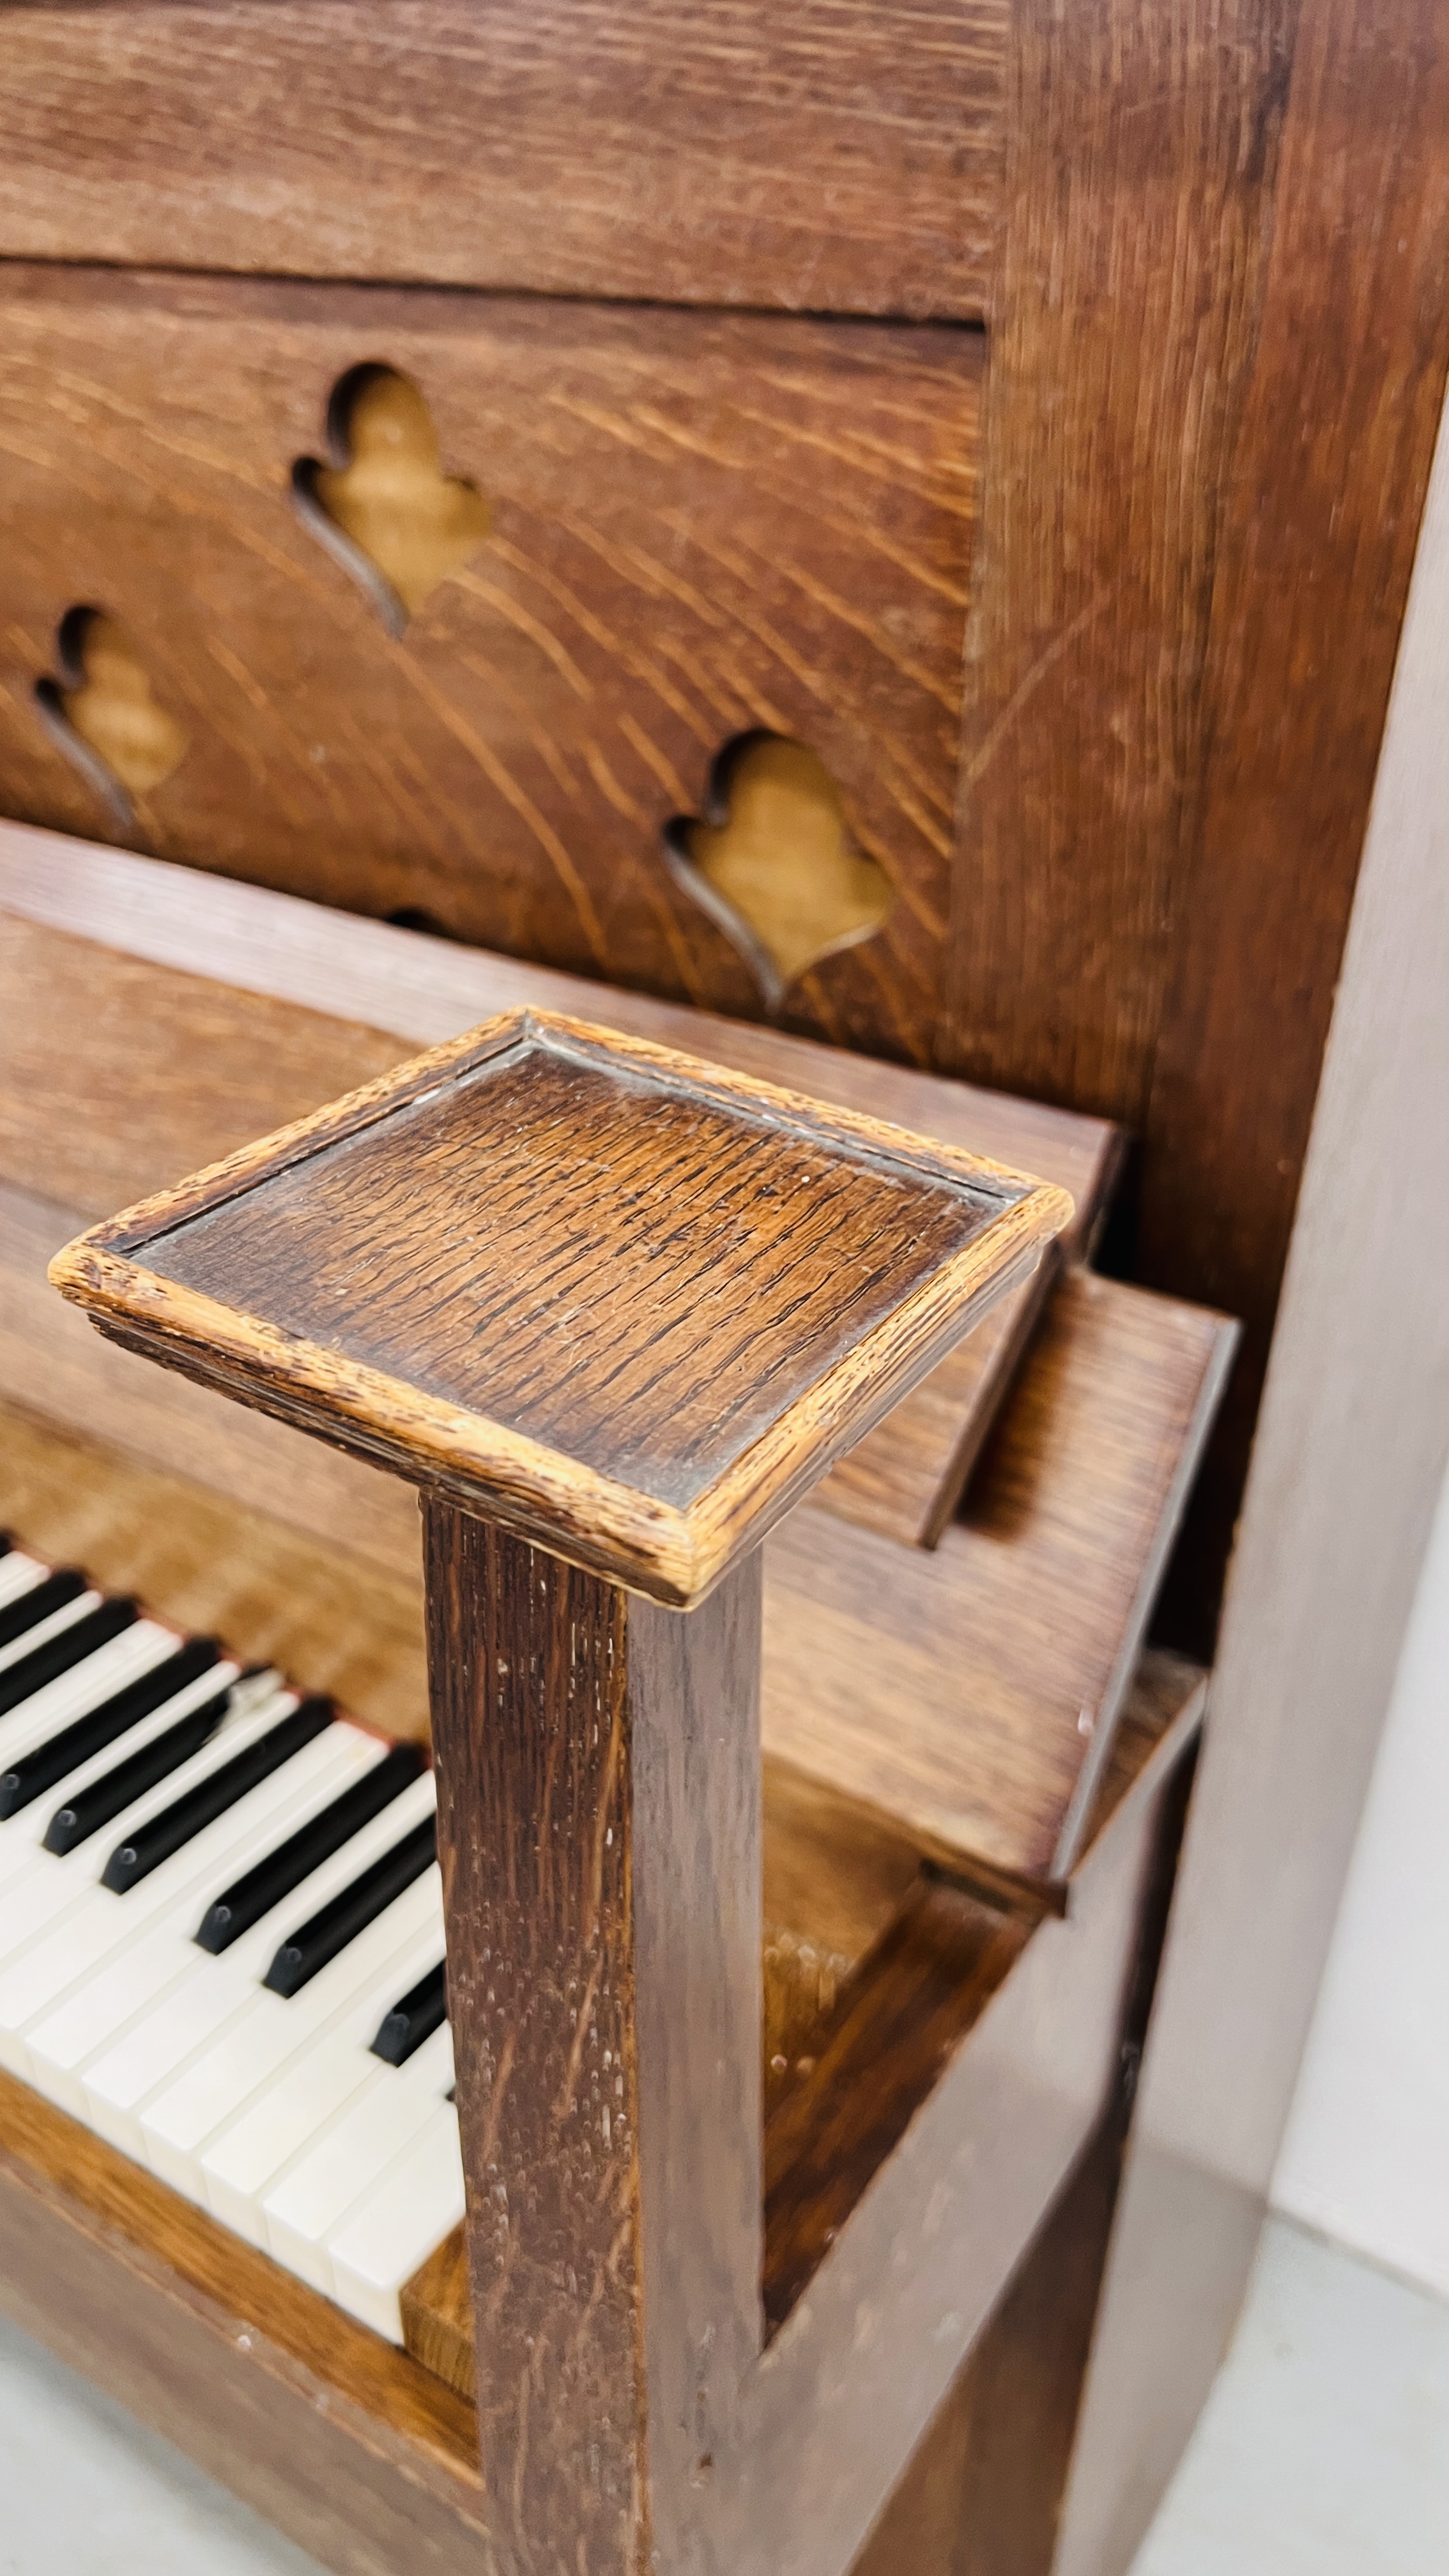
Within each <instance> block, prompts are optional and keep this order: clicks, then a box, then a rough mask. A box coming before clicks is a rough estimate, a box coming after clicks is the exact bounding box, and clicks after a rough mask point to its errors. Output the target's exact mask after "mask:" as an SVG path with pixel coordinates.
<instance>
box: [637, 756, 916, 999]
mask: <svg viewBox="0 0 1449 2576" xmlns="http://www.w3.org/2000/svg"><path fill="white" fill-rule="evenodd" d="M664 846H665V850H666V852H667V854H668V858H669V864H670V867H671V869H672V871H673V873H674V876H675V878H676V879H677V881H678V883H679V884H680V885H682V886H683V887H684V888H685V890H686V892H687V893H688V894H690V895H691V896H692V897H693V899H694V901H695V902H696V903H697V904H699V905H700V906H701V907H702V908H703V910H704V911H705V912H707V913H708V914H709V915H710V917H711V919H712V920H714V921H716V922H717V923H718V924H719V927H720V929H721V930H723V931H724V933H725V935H726V937H727V938H729V939H731V940H732V941H733V942H734V945H735V947H736V948H738V949H739V951H740V953H741V955H742V956H743V957H744V958H745V959H746V960H747V961H748V963H749V965H750V966H751V967H752V969H753V970H754V975H755V980H756V982H757V983H758V985H759V987H760V991H761V994H762V996H763V998H764V1001H765V1004H766V1007H767V1009H769V1010H770V1011H772V1012H774V1011H778V1010H779V1008H780V1005H781V1003H782V1002H783V1000H784V998H785V994H786V992H787V991H788V989H789V987H790V985H791V984H793V983H794V982H795V981H796V979H797V978H798V977H799V976H801V975H803V974H805V973H806V971H807V969H808V968H810V967H811V966H817V965H818V964H819V963H820V960H821V959H822V957H831V956H833V955H834V954H835V953H836V951H837V950H838V949H841V948H853V947H855V946H856V945H857V944H858V943H859V942H860V941H861V940H862V939H869V938H870V937H871V935H872V933H873V932H874V931H877V930H879V928H880V926H881V923H882V922H883V921H884V920H885V918H886V915H887V914H888V912H889V911H890V908H891V905H892V903H893V902H894V900H895V889H894V887H893V886H892V884H891V881H890V878H889V877H888V876H887V875H886V872H885V870H884V868H883V867H882V866H881V865H880V862H879V861H878V860H877V859H873V858H872V857H871V856H870V853H869V852H868V851H867V850H863V849H861V847H860V845H859V843H858V842H857V841H856V839H855V837H854V835H853V833H852V832H851V829H850V825H849V822H848V820H847V818H846V814H845V809H844V806H843V805H842V803H841V799H840V791H839V789H838V788H837V786H836V784H835V781H834V779H833V778H832V777H831V775H830V772H829V770H828V769H827V768H826V766H825V763H824V761H823V760H821V758H820V757H819V755H818V753H816V752H813V751H811V750H810V749H809V747H808V745H807V744H805V743H803V742H792V741H790V740H789V739H788V738H787V737H786V736H785V735H783V734H776V733H744V734H737V735H736V736H735V738H734V740H733V741H732V742H727V743H726V744H725V747H724V749H723V751H722V752H721V753H720V755H719V757H718V759H717V760H716V762H715V764H714V767H713V769H712V771H711V773H710V782H709V796H708V799H707V803H706V809H705V812H704V814H703V815H702V816H700V815H694V814H679V815H676V816H675V817H674V819H673V821H672V822H670V823H668V824H666V826H665V832H664Z"/></svg>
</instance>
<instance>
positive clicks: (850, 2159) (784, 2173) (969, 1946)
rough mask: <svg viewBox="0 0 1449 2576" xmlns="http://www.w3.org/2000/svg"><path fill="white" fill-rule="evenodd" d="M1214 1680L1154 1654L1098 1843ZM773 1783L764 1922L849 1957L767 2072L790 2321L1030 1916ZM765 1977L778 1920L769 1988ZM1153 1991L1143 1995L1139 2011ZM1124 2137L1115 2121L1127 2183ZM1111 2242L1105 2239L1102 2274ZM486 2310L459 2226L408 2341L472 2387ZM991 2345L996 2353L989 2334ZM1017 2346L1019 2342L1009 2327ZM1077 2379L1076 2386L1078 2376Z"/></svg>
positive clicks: (423, 2283)
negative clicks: (778, 2072)
mask: <svg viewBox="0 0 1449 2576" xmlns="http://www.w3.org/2000/svg"><path fill="white" fill-rule="evenodd" d="M1203 1684H1204V1676H1203V1675H1202V1673H1201V1672H1200V1671H1199V1670H1198V1669H1197V1668H1196V1667H1195V1666H1193V1665H1190V1664H1187V1663H1185V1662H1183V1661H1182V1660H1181V1659H1179V1658H1177V1657H1175V1656H1172V1655H1165V1654H1162V1653H1158V1652H1153V1653H1149V1654H1147V1655H1146V1656H1144V1658H1143V1661H1142V1663H1141V1665H1140V1666H1139V1668H1138V1671H1137V1673H1136V1675H1135V1676H1134V1680H1133V1686H1132V1690H1131V1693H1130V1695H1129V1698H1128V1702H1127V1706H1126V1708H1125V1710H1124V1712H1123V1717H1122V1723H1121V1725H1120V1727H1119V1729H1118V1731H1117V1734H1116V1736H1115V1738H1114V1741H1113V1748H1112V1756H1111V1760H1110V1763H1109V1765H1108V1767H1107V1770H1106V1773H1105V1774H1104V1777H1103V1780H1102V1783H1101V1785H1100V1788H1099V1790H1098V1792H1097V1796H1096V1799H1095V1801H1094V1804H1093V1809H1092V1815H1091V1820H1090V1824H1089V1826H1088V1831H1087V1835H1086V1849H1087V1850H1088V1851H1090V1849H1091V1847H1092V1845H1093V1844H1094V1843H1095V1841H1096V1839H1097V1837H1098V1835H1099V1834H1101V1833H1103V1832H1104V1831H1105V1830H1106V1828H1107V1826H1108V1825H1109V1824H1110V1822H1111V1820H1112V1818H1113V1817H1114V1815H1115V1814H1116V1812H1117V1810H1118V1808H1119V1807H1120V1806H1121V1805H1122V1803H1123V1802H1124V1800H1126V1799H1127V1798H1128V1797H1129V1796H1130V1795H1131V1794H1132V1792H1133V1790H1134V1789H1135V1788H1136V1786H1137V1784H1138V1782H1139V1781H1140V1780H1142V1778H1143V1777H1144V1775H1145V1773H1146V1772H1147V1770H1148V1767H1149V1765H1151V1764H1153V1763H1154V1762H1161V1761H1164V1760H1167V1759H1169V1758H1171V1757H1172V1750H1173V1747H1174V1746H1176V1747H1178V1748H1179V1749H1181V1748H1182V1747H1183V1746H1185V1745H1186V1743H1187V1742H1188V1740H1189V1738H1190V1737H1191V1736H1192V1734H1193V1732H1194V1730H1195V1728H1196V1725H1197V1723H1198V1719H1199V1717H1200V1714H1201V1708H1202V1700H1203ZM764 1788H765V1794H764V1803H763V1813H762V1822H763V1826H764V1845H763V1858H764V1889H765V1918H766V1924H767V1927H768V1925H769V1923H770V1920H771V1917H772V1914H774V1915H777V1916H783V1917H784V1918H785V1919H787V1920H789V1921H791V1922H793V1923H796V1924H805V1925H807V1926H808V1927H809V1929H810V1931H811V1932H812V1934H814V1936H815V1938H816V1941H817V1943H818V1944H819V1945H820V1947H821V1949H822V1950H824V1949H825V1948H826V1947H827V1946H828V1945H829V1944H830V1943H831V1942H832V1941H834V1942H835V1943H837V1944H843V1945H844V1946H845V1947H846V1948H847V1949H849V1950H850V1951H852V1952H853V1957H852V1958H851V1959H850V1960H849V1961H848V1962H847V1963H846V1965H847V1974H846V1975H844V1976H842V1978H841V1980H840V1983H841V1988H842V1991H841V1993H840V1995H839V1997H838V1999H837V1997H836V1996H835V1995H834V1994H833V1993H832V1994H831V1995H830V1996H829V1997H828V1999H824V2000H822V2002H821V2003H820V2005H819V2007H818V2009H817V2014H816V2021H815V2027H814V2030H813V2034H812V2047H813V2053H812V2055H811V2056H810V2057H809V2059H808V2060H807V2061H806V2062H805V2063H803V2064H801V2065H800V2066H798V2067H797V2068H795V2069H793V2070H791V2071H790V2075H789V2079H788V2082H787V2083H785V2084H777V2085H776V2087H775V2088H774V2097H773V2099H772V2096H771V2087H770V2085H769V2082H768V2079H767V2082H766V2088H765V2101H766V2122H765V2153H766V2173H767V2180H768V2181H769V2183H770V2186H771V2188H770V2192H769V2195H768V2196H767V2198H766V2202H765V2227H766V2242H765V2259H764V2277H765V2284H766V2294H767V2303H768V2309H769V2314H770V2315H771V2316H772V2317H774V2318H775V2320H776V2321H777V2322H778V2320H779V2318H780V2317H781V2316H783V2315H784V2314H785V2313H786V2312H787V2311H788V2309H789V2307H790V2306H791V2305H792V2304H793V2299H794V2296H795V2295H796V2293H797V2292H798V2290H799V2288H800V2287H801V2285H802V2284H803V2282H804V2281H805V2280H806V2279H807V2278H808V2276H809V2274H810V2272H811V2271H813V2269H814V2268H815V2265H816V2263H817V2262H818V2261H819V2260H820V2258H821V2256H822V2255H823V2254H824V2253H825V2251H826V2250H828V2246H829V2243H830V2241H831V2239H832V2236H833V2234H834V2233H836V2232H838V2230H839V2227H840V2226H841V2225H842V2224H843V2223H844V2221H845V2219H846V2218H847V2216H848V2215H849V2212H850V2210H851V2209H852V2208H853V2207H854V2205H855V2202H856V2201H857V2200H858V2199H859V2197H860V2194H861V2191H862V2190H863V2189H864V2187H865V2185H866V2183H867V2182H868V2181H869V2180H870V2177H871V2175H872V2174H873V2173H874V2172H875V2171H876V2170H877V2168H878V2166H879V2165H880V2163H881V2162H882V2161H883V2160H884V2158H885V2156H886V2155H887V2154H888V2153H889V2151H890V2148H891V2146H892V2145H893V2144H894V2143H895V2141H896V2139H897V2138H899V2137H900V2136H901V2135H902V2134H903V2132H904V2130H905V2128H906V2127H907V2125H908V2123H909V2121H910V2120H911V2118H912V2117H913V2116H914V2113H915V2112H916V2110H917V2109H918V2108H919V2107H920V2104H921V2102H922V2100H923V2099H924V2098H925V2095H926V2094H927V2093H928V2092H929V2091H930V2089H931V2087H932V2085H933V2084H934V2082H935V2080H936V2078H937V2076H938V2075H939V2073H940V2072H941V2069H942V2067H943V2066H944V2065H945V2063H946V2062H947V2060H948V2059H949V2058H950V2057H951V2056H952V2055H953V2054H954V2051H955V2049H956V2048H957V2047H958V2046H959V2045H960V2044H961V2042H962V2041H963V2040H964V2039H965V2038H966V2037H967V2036H968V2034H969V2032H970V2030H971V2029H972V2027H973V2026H974V2024H975V2022H976V2020H977V2019H978V2017H979V2015H980V2012H981V2011H982V2009H983V2008H984V2006H985V2004H986V2003H987V2002H988V2001H989V2000H990V1997H991V1995H992V1993H993V1992H994V1991H995V1989H996V1987H997V1985H999V1984H1000V1983H1001V1981H1002V1979H1003V1977H1004V1976H1006V1975H1009V1973H1010V1970H1011V1967H1012V1964H1013V1962H1014V1961H1015V1959H1016V1958H1017V1957H1018V1956H1019V1955H1020V1953H1021V1950H1022V1948H1023V1947H1024V1945H1025V1943H1026V1941H1027V1940H1028V1938H1029V1937H1030V1933H1031V1928H1032V1918H1031V1916H1030V1914H1022V1913H1020V1912H1011V1911H1004V1910H1002V1909H1001V1908H999V1907H998V1908H992V1907H990V1906H988V1905H986V1904H984V1903H982V1902H980V1901H979V1900H976V1899H973V1898H972V1897H971V1896H970V1895H969V1893H967V1892H966V1891H965V1890H962V1889H959V1888H953V1887H952V1886H951V1885H950V1884H949V1883H948V1882H946V1881H944V1880H942V1879H940V1878H939V1877H933V1876H931V1875H929V1874H927V1873H924V1872H922V1870H921V1869H920V1867H919V1863H918V1860H917V1857H916V1855H915V1854H914V1853H912V1852H911V1851H910V1850H909V1847H908V1846H905V1847H897V1848H895V1849H893V1848H892V1847H891V1845H890V1844H889V1842H888V1841H887V1838H886V1836H885V1833H884V1831H883V1830H882V1829H880V1828H877V1829H876V1830H875V1835H874V1842H873V1845H872V1844H871V1843H869V1842H868V1841H867V1838H866V1835H865V1833H864V1832H863V1831H862V1828H861V1825H860V1822H859V1820H858V1819H854V1818H852V1816H851V1814H850V1811H849V1809H848V1808H847V1807H845V1806H844V1805H843V1804H841V1803H840V1802H835V1801H832V1800H831V1799H830V1797H829V1795H828V1793H826V1792H823V1791H820V1790H818V1789H815V1788H814V1787H813V1786H811V1785H809V1784H805V1783H800V1782H792V1781H791V1779H790V1777H789V1775H788V1773H786V1772H784V1771H782V1769H781V1768H780V1766H778V1765H771V1764H769V1763H767V1764H766V1766H765V1775H764ZM1174 1848H1175V1846H1174ZM842 1899H843V1902H842ZM1160 1929H1161V1927H1160V1924H1159V1925H1158V1926H1157V1933H1158V1934H1160ZM863 1935H864V1936H865V1937H862V1936H863ZM1147 1937H1148V1936H1147V1935H1146V1934H1145V1935H1144V1938H1147ZM1152 1939H1153V1941H1154V1943H1155V1939H1156V1934H1154V1935H1152ZM1155 1963H1156V1948H1155V1946H1153V1947H1152V1949H1151V1957H1150V1960H1149V1961H1148V1962H1147V1965H1148V1967H1149V1968H1154V1969H1155ZM850 1971H853V1973H850ZM769 1977H770V1945H769V1935H768V1929H767V1937H766V1952H765V1979H766V1987H767V1990H768V1985H769ZM1148 1991H1150V1988H1145V1989H1144V1990H1143V1992H1142V1994H1141V1995H1140V1997H1139V2003H1138V2006H1137V2010H1138V2011H1139V2014H1140V2015H1141V2016H1142V2017H1145V2010H1146V2000H1147V1993H1148ZM1136 2027H1137V2026H1136V2023H1134V2024H1133V2028H1134V2030H1135V2029H1136ZM1139 2035H1140V2033H1139ZM1120 2143H1121V2140H1120V2133H1119V2134H1118V2136H1117V2141H1116V2150H1115V2151H1114V2163H1113V2188H1115V2172H1116V2166H1115V2152H1116V2151H1119V2150H1120ZM1101 2252H1102V2249H1101V2247H1100V2245H1099V2246H1098V2247H1097V2251H1096V2255H1095V2257H1094V2258H1093V2259H1094V2260H1095V2261H1096V2263H1097V2266H1098V2269H1100V2261H1101ZM1038 2296H1039V2297H1040V2298H1042V2299H1043V2300H1044V2301H1045V2303H1046V2309H1047V2315H1046V2317H1044V2319H1043V2330H1047V2328H1048V2326H1049V2316H1050V2300H1051V2290H1050V2282H1049V2280H1048V2281H1047V2282H1046V2283H1039V2286H1038ZM472 2318H473V2310H472V2294H471V2290H470V2286H469V2280H468V2271H467V2257H466V2250H465V2244H464V2231H463V2229H462V2228H459V2229H457V2230H456V2231H455V2232H454V2234H453V2235H452V2236H451V2237H450V2238H449V2239H448V2240H447V2242H446V2243H445V2244H443V2245H441V2246H440V2247H439V2248H438V2250H437V2252H436V2254H434V2255H433V2256H431V2257H430V2258H429V2260H428V2262H427V2263H425V2264H424V2265H423V2266H422V2268H421V2270H420V2271H418V2272H417V2273H416V2274H415V2275H414V2277H413V2279H412V2281H411V2282H410V2283H409V2284H408V2286H407V2288H406V2290H405V2291H404V2294H403V2321H404V2332H405V2338H406V2343H407V2348H408V2350H409V2351H410V2352H412V2353H413V2354H414V2355H415V2356H416V2358H417V2359H419V2360H420V2361H422V2362H423V2363H424V2364H425V2366H426V2367H427V2368H429V2369H431V2370H435V2371H436V2372H437V2373H438V2374H439V2376H440V2377H441V2378H444V2379H446V2380H447V2381H448V2383H449V2385H450V2386H451V2387H453V2388H455V2389H457V2390H458V2392H459V2394H460V2395H463V2396H467V2397H472V2396H473V2394H474V2389H475V2378H474V2354H473V2323H472ZM986 2340H987V2345H988V2348H989V2347H990V2345H991V2342H992V2336H990V2335H989V2336H988V2337H987V2339H986ZM1007 2341H1008V2345H1009V2346H1011V2345H1013V2344H1014V2338H1013V2336H1012V2335H1011V2333H1010V2331H1008V2335H1007ZM1078 2376H1079V2371H1078ZM1072 2385H1073V2390H1075V2386H1076V2380H1075V2378H1074V2380H1073V2383H1072Z"/></svg>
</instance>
